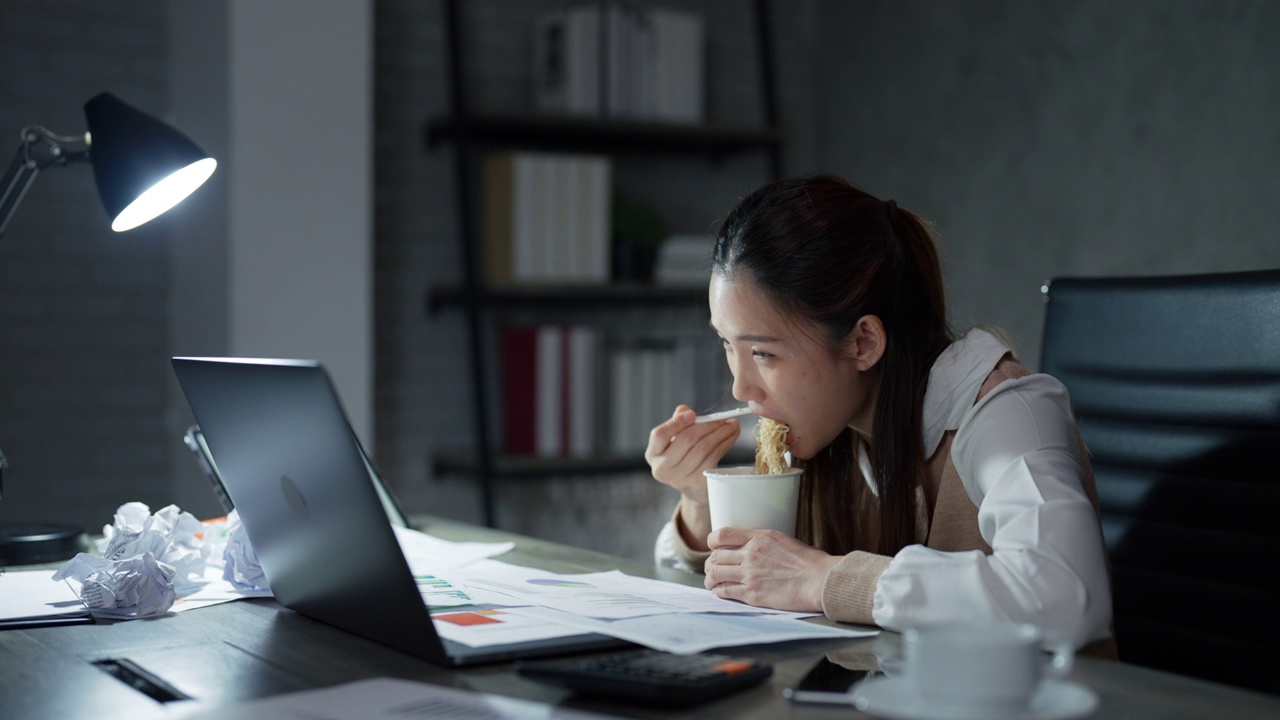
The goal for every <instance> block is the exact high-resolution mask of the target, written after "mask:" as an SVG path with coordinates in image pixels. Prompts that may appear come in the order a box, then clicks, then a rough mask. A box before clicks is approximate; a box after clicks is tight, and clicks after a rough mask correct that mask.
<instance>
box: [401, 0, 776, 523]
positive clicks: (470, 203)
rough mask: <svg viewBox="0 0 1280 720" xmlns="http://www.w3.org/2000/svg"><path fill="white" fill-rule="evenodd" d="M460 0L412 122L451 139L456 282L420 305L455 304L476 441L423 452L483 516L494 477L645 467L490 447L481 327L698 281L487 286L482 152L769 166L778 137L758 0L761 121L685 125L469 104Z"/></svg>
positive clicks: (672, 298)
mask: <svg viewBox="0 0 1280 720" xmlns="http://www.w3.org/2000/svg"><path fill="white" fill-rule="evenodd" d="M463 6H464V3H462V2H461V1H460V0H446V2H445V3H444V13H445V28H446V46H447V52H448V72H449V103H450V108H449V112H448V114H447V115H445V116H443V117H437V118H431V119H429V120H427V122H426V123H424V126H423V138H422V139H423V144H424V146H425V148H426V149H427V151H428V152H430V151H433V150H436V149H438V148H440V147H441V146H444V145H449V146H451V147H452V148H453V149H454V153H453V160H454V162H453V168H452V170H453V175H454V183H455V186H456V187H457V188H458V191H457V212H458V220H459V223H458V230H459V232H458V242H459V243H460V250H461V257H462V264H463V267H462V283H461V284H460V285H458V286H454V287H442V288H433V289H432V290H430V291H429V292H428V293H427V297H426V302H425V306H426V307H425V309H426V312H427V315H428V316H429V317H430V316H434V315H436V314H437V313H441V312H461V313H462V314H463V316H464V318H465V329H466V330H465V331H466V343H467V352H468V356H469V359H470V363H469V364H470V367H471V377H470V378H469V383H470V395H471V399H472V403H473V406H474V413H473V418H474V428H473V430H474V436H475V438H476V443H475V448H474V451H472V452H467V453H453V452H450V453H440V454H438V455H437V456H436V457H433V458H430V463H431V465H432V468H433V471H434V473H435V474H437V475H466V476H469V477H473V478H475V480H476V482H477V487H478V491H479V493H480V501H481V508H482V513H483V518H484V522H485V523H486V524H487V525H489V526H494V525H495V508H494V496H495V489H496V484H497V482H499V481H501V480H519V479H528V478H538V477H554V476H582V477H588V476H595V477H599V476H603V475H610V474H618V473H629V472H636V471H641V470H644V469H645V468H647V465H646V464H645V462H644V458H643V457H642V456H641V454H640V453H628V454H625V455H613V456H610V455H605V456H598V457H584V458H546V457H524V456H507V455H503V454H501V453H500V452H499V450H500V447H499V445H498V444H497V443H496V442H495V437H494V429H495V426H496V425H497V424H498V423H497V420H498V419H496V418H494V417H493V416H492V415H493V410H492V407H493V405H492V399H493V398H494V397H496V395H495V392H501V390H500V387H499V385H498V382H497V378H495V377H493V376H492V374H491V370H490V369H489V368H487V367H486V361H485V358H487V357H491V356H492V354H493V353H492V352H486V348H485V345H486V343H485V339H486V329H487V328H490V327H492V324H493V323H494V322H495V318H496V317H498V316H500V315H501V314H502V313H504V312H507V311H511V310H519V311H520V312H522V313H525V314H528V313H535V314H538V315H540V316H542V317H546V318H548V320H549V321H550V320H555V319H556V318H557V317H559V316H562V315H563V314H566V313H574V314H580V313H581V312H583V310H584V308H590V309H591V311H594V312H604V313H607V312H608V311H610V310H612V309H619V308H629V309H630V308H655V309H656V308H680V307H697V306H698V304H700V303H705V302H706V290H705V289H701V288H676V287H662V286H652V285H645V284H638V283H610V284H602V285H588V286H581V285H557V284H549V285H536V286H535V285H530V286H514V287H509V286H504V287H488V286H487V285H486V283H485V280H484V271H483V267H482V258H481V245H482V236H481V227H480V224H481V223H480V204H481V203H480V198H479V197H477V195H478V192H479V190H478V189H479V188H480V186H481V184H480V183H479V182H478V175H479V172H480V166H481V163H482V160H483V158H484V157H485V155H486V154H487V153H491V152H498V151H504V150H535V151H556V152H573V153H599V154H605V155H609V156H611V157H622V156H634V157H641V158H648V157H654V156H680V157H702V158H705V159H706V160H707V161H708V162H710V163H715V162H716V161H718V160H720V159H723V158H727V157H731V156H735V155H738V154H744V153H752V154H758V155H763V157H764V158H765V159H766V163H767V168H768V172H769V175H770V177H778V176H779V175H780V173H781V164H782V149H783V143H782V140H781V133H780V132H779V129H778V112H777V107H776V96H775V85H774V77H773V43H772V36H771V31H770V21H771V7H770V3H769V0H753V2H752V3H751V5H750V6H749V7H750V10H751V11H752V12H753V13H754V27H755V31H756V51H757V53H758V54H759V63H760V68H761V72H760V77H759V83H760V97H761V101H762V104H763V113H762V117H763V118H764V122H763V124H762V125H761V126H735V125H726V124H716V123H705V124H699V125H691V124H676V123H665V122H653V121H647V120H635V119H619V118H598V117H580V116H567V115H566V116H561V115H552V114H548V113H545V112H535V111H527V112H526V111H493V110H489V109H477V108H473V107H472V104H471V100H470V97H469V96H468V92H467V88H468V78H469V74H468V72H467V67H466V65H467V56H466V49H465V47H464V46H463V38H465V37H466V32H465V31H464V27H465V22H466V21H465V18H464V17H463ZM746 7H748V6H747V5H746V4H745V3H744V8H746ZM660 161H661V160H660V159H655V160H654V162H660ZM764 179H767V178H762V181H763V180H764ZM729 461H731V462H735V463H737V462H745V463H749V462H750V461H751V459H750V456H749V454H744V453H743V452H742V451H741V450H739V449H737V448H735V449H734V450H732V451H731V453H730V456H729Z"/></svg>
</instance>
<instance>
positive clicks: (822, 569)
mask: <svg viewBox="0 0 1280 720" xmlns="http://www.w3.org/2000/svg"><path fill="white" fill-rule="evenodd" d="M707 544H708V545H709V546H710V548H711V556H710V557H708V558H707V563H706V573H707V579H706V586H707V588H708V589H709V590H711V591H712V592H714V593H715V594H716V595H718V596H720V597H722V598H727V599H730V600H740V601H742V602H745V603H747V604H748V605H754V606H756V607H768V608H774V609H776V610H793V611H796V612H822V586H823V584H824V583H825V582H826V579H827V572H829V571H830V570H831V568H833V567H835V566H836V564H838V563H839V562H840V558H839V557H837V556H833V555H828V554H826V553H824V552H822V551H821V550H818V549H817V548H813V547H810V546H808V545H805V544H804V543H802V542H800V541H799V540H797V539H795V538H793V537H791V536H790V535H787V534H785V533H781V532H778V531H777V530H747V529H744V528H732V527H726V528H720V529H719V530H716V531H715V532H713V533H711V535H710V536H709V537H708V538H707Z"/></svg>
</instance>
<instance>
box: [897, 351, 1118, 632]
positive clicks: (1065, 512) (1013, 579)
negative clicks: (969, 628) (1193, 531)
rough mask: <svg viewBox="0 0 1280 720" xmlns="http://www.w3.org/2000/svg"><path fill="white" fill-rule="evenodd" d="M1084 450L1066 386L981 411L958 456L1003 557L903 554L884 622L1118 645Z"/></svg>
mask: <svg viewBox="0 0 1280 720" xmlns="http://www.w3.org/2000/svg"><path fill="white" fill-rule="evenodd" d="M1079 449H1080V444H1079V439H1078V436H1077V431H1076V428H1075V422H1074V419H1073V417H1072V413H1071V406H1070V400H1069V398H1068V396H1067V391H1066V388H1064V387H1063V386H1062V384H1061V383H1060V382H1058V381H1057V380H1056V379H1054V378H1052V377H1050V376H1048V375H1043V374H1035V375H1028V376H1026V377H1022V378H1018V379H1013V380H1007V381H1005V382H1002V383H1000V384H999V385H997V386H996V387H995V388H994V389H992V390H991V391H990V392H989V393H987V395H986V396H985V397H983V398H982V400H980V401H979V402H977V403H976V404H974V406H973V407H972V408H971V409H970V410H969V411H968V412H967V413H966V414H965V416H964V417H963V419H962V420H961V422H960V424H959V426H958V427H957V428H956V435H955V440H954V441H953V443H952V446H951V459H952V461H953V462H954V464H955V468H956V471H957V473H958V474H959V476H960V479H961V481H962V482H963V484H964V488H965V491H966V492H967V493H968V495H969V497H970V499H971V500H972V501H973V502H974V504H975V505H976V506H977V507H978V525H979V530H980V532H981V534H982V538H983V540H985V541H986V542H987V544H988V545H989V546H990V547H991V549H992V553H991V554H990V555H987V554H985V553H983V552H981V551H977V550H974V551H968V552H941V551H938V550H933V549H930V548H927V547H924V546H922V545H912V546H909V547H907V548H905V549H903V550H902V551H900V552H899V553H898V554H897V555H896V556H894V558H893V560H892V561H891V562H890V563H889V564H888V566H887V567H886V568H885V569H884V570H883V571H882V572H881V573H880V577H879V580H878V582H877V584H876V589H875V594H874V597H873V608H872V616H873V618H874V620H875V622H876V624H878V625H880V626H882V627H886V628H891V629H903V628H906V627H910V626H912V625H918V624H923V623H930V622H945V621H957V622H971V621H974V620H981V619H991V620H1009V621H1015V622H1031V623H1035V624H1037V625H1040V626H1041V627H1044V628H1046V629H1048V630H1052V631H1056V632H1058V633H1061V634H1062V635H1063V636H1064V637H1066V638H1068V639H1070V640H1071V641H1072V642H1074V643H1075V645H1076V646H1077V647H1079V646H1082V645H1084V644H1086V643H1087V642H1089V641H1091V640H1096V639H1101V638H1105V637H1107V636H1108V635H1109V634H1110V631H1109V627H1110V623H1111V593H1110V586H1109V580H1108V576H1107V569H1106V560H1105V556H1104V549H1103V545H1102V536H1101V532H1100V530H1099V526H1098V519H1097V515H1096V513H1095V511H1094V508H1093V504H1092V503H1091V502H1090V500H1089V497H1088V496H1087V495H1086V494H1085V491H1084V486H1083V477H1084V470H1083V468H1082V465H1081V460H1080V457H1079V452H1080V450H1079Z"/></svg>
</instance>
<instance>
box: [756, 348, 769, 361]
mask: <svg viewBox="0 0 1280 720" xmlns="http://www.w3.org/2000/svg"><path fill="white" fill-rule="evenodd" d="M751 356H752V357H754V358H755V359H757V360H769V359H771V358H772V357H773V355H772V354H770V353H767V352H765V351H763V350H752V351H751Z"/></svg>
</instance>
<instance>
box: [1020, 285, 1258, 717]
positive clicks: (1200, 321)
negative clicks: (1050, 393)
mask: <svg viewBox="0 0 1280 720" xmlns="http://www.w3.org/2000/svg"><path fill="white" fill-rule="evenodd" d="M1045 294H1046V303H1047V306H1048V310H1047V313H1046V316H1045V328H1044V345H1043V348H1042V351H1041V369H1042V370H1043V371H1044V372H1046V373H1049V374H1050V375H1053V376H1055V377H1057V378H1058V379H1059V380H1061V381H1062V382H1063V383H1064V384H1065V385H1066V386H1067V389H1068V390H1069V391H1070V392H1071V402H1072V404H1073V406H1074V408H1075V412H1076V419H1077V421H1078V422H1079V425H1080V432H1081V434H1082V435H1083V437H1084V441H1085V444H1086V445H1088V447H1089V450H1090V458H1091V460H1092V463H1093V470H1094V474H1095V477H1096V480H1097V485H1098V499H1099V503H1100V506H1101V512H1102V530H1103V536H1104V537H1105V540H1106V546H1107V553H1108V555H1109V557H1110V560H1111V572H1112V580H1113V588H1112V592H1113V600H1114V607H1115V630H1116V641H1117V644H1118V646H1119V649H1120V658H1121V660H1124V661H1126V662H1132V663H1136V664H1139V665H1145V666H1149V667H1154V668H1160V669H1164V670H1169V671H1172V672H1177V673H1182V674H1186V675H1195V676H1198V677H1203V678H1207V679H1210V680H1215V681H1218V682H1224V683H1230V684H1233V685H1238V686H1243V687H1248V688H1253V689H1256V690H1263V691H1266V692H1271V693H1280V592H1278V588H1280V580H1278V579H1277V577H1278V576H1280V270H1267V271H1261V272H1239V273H1224V274H1216V275H1187V276H1179V277H1142V278H1101V279H1083V278H1058V279H1054V280H1053V281H1052V282H1050V283H1049V284H1048V287H1047V289H1046V291H1045Z"/></svg>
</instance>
